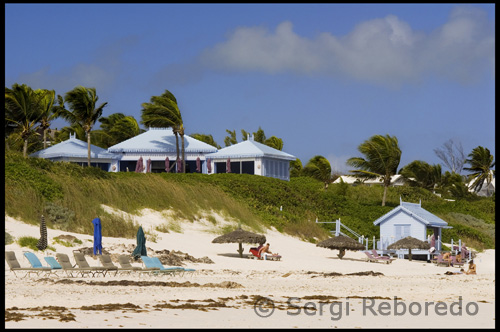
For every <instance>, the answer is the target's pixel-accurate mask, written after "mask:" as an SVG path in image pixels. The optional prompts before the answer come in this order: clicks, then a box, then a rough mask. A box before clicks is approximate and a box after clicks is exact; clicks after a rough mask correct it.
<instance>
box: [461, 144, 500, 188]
mask: <svg viewBox="0 0 500 332" xmlns="http://www.w3.org/2000/svg"><path fill="white" fill-rule="evenodd" d="M468 157H469V158H468V159H466V160H465V163H466V164H469V165H470V167H464V170H466V171H470V172H472V173H471V174H469V179H470V180H471V181H473V182H472V185H471V187H472V188H473V189H474V191H475V192H476V193H477V192H479V191H480V190H481V188H482V187H483V185H484V182H485V181H486V184H487V187H486V188H487V191H486V192H487V195H489V185H490V183H491V181H492V180H493V171H492V170H491V169H492V168H493V167H495V161H494V160H493V159H494V158H493V155H492V154H491V153H490V150H489V149H487V148H485V147H482V146H478V147H476V148H474V149H473V150H472V152H471V153H470V154H469V156H468Z"/></svg>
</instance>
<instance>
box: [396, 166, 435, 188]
mask: <svg viewBox="0 0 500 332" xmlns="http://www.w3.org/2000/svg"><path fill="white" fill-rule="evenodd" d="M399 174H401V175H402V176H403V177H404V178H405V179H406V181H407V182H408V183H410V185H414V186H417V187H421V188H425V189H427V190H434V188H435V186H436V185H438V184H439V183H440V182H441V165H439V164H437V165H429V164H428V163H426V162H425V161H422V160H415V161H412V162H411V163H409V164H408V165H406V166H405V167H403V168H402V169H401V170H400V171H399Z"/></svg>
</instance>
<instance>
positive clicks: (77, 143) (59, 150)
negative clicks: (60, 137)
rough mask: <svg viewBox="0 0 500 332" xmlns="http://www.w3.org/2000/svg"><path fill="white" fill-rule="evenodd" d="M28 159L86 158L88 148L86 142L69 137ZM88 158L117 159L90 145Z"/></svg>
mask: <svg viewBox="0 0 500 332" xmlns="http://www.w3.org/2000/svg"><path fill="white" fill-rule="evenodd" d="M30 157H38V158H45V159H54V158H88V146H87V142H84V141H81V140H79V139H77V138H75V136H70V138H69V139H68V140H66V141H64V142H61V143H58V144H55V145H52V146H49V147H48V148H46V149H43V150H40V151H37V152H34V153H32V154H30ZM90 157H91V158H98V159H114V158H117V156H116V155H115V154H112V153H108V152H107V151H106V150H105V149H103V148H100V147H98V146H95V145H92V144H91V145H90Z"/></svg>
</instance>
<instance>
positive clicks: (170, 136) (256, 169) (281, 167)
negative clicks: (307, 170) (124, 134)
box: [30, 128, 296, 181]
mask: <svg viewBox="0 0 500 332" xmlns="http://www.w3.org/2000/svg"><path fill="white" fill-rule="evenodd" d="M181 147H182V143H181V139H180V137H179V148H181ZM184 149H185V158H186V173H194V172H199V173H203V174H216V173H226V172H227V167H226V166H227V162H228V160H229V165H230V172H231V173H242V174H255V175H261V176H267V177H274V178H278V179H282V180H287V181H288V180H290V171H289V168H290V166H289V164H290V161H292V160H295V159H296V157H294V156H292V155H290V154H288V153H285V152H282V151H279V150H276V149H273V148H271V147H269V146H267V145H264V144H261V143H258V142H255V141H254V140H253V137H250V138H249V139H248V140H247V141H243V142H240V143H238V144H235V145H232V146H229V147H226V148H223V149H220V150H218V149H217V148H215V147H213V146H212V145H210V144H207V143H204V142H202V141H199V140H197V139H195V138H193V137H191V136H189V135H184ZM180 154H181V152H180ZM30 156H32V157H39V158H46V159H50V160H53V161H67V162H74V163H78V164H80V165H82V166H86V165H87V143H86V142H83V141H81V140H78V139H76V138H75V137H74V136H71V137H70V138H69V139H68V140H66V141H64V142H61V143H58V144H55V145H53V146H51V147H49V148H47V149H44V150H40V151H37V152H35V153H33V154H31V155H30ZM91 157H92V159H91V165H92V166H97V167H100V168H101V169H103V170H105V171H108V172H135V169H136V165H137V162H138V161H139V159H141V158H142V162H143V165H144V170H143V171H142V172H143V173H146V172H148V168H147V167H146V165H147V163H148V162H150V165H151V167H150V170H149V171H150V172H152V173H161V172H166V166H167V165H170V166H172V165H173V169H172V172H177V166H178V165H177V163H176V159H177V150H176V138H175V135H174V133H173V131H172V129H169V128H149V130H148V131H146V132H144V133H142V134H139V135H137V136H135V137H132V138H130V139H128V140H125V141H123V142H121V143H118V144H116V145H113V146H111V147H109V148H108V149H107V150H105V149H102V148H100V147H97V146H94V145H92V146H91ZM179 157H180V158H182V156H181V155H180V156H179ZM167 158H168V159H167ZM198 165H199V171H198Z"/></svg>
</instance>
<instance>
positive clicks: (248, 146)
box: [206, 138, 297, 160]
mask: <svg viewBox="0 0 500 332" xmlns="http://www.w3.org/2000/svg"><path fill="white" fill-rule="evenodd" d="M206 157H207V158H211V159H227V158H231V159H235V158H261V157H269V158H276V159H283V160H295V159H297V158H296V157H295V156H292V155H291V154H288V153H286V152H283V151H280V150H277V149H274V148H272V147H270V146H267V145H265V144H262V143H259V142H255V141H254V140H253V139H251V138H250V139H248V140H246V141H243V142H240V143H238V144H234V145H231V146H228V147H225V148H223V149H220V150H219V151H217V152H215V153H210V154H207V155H206Z"/></svg>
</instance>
